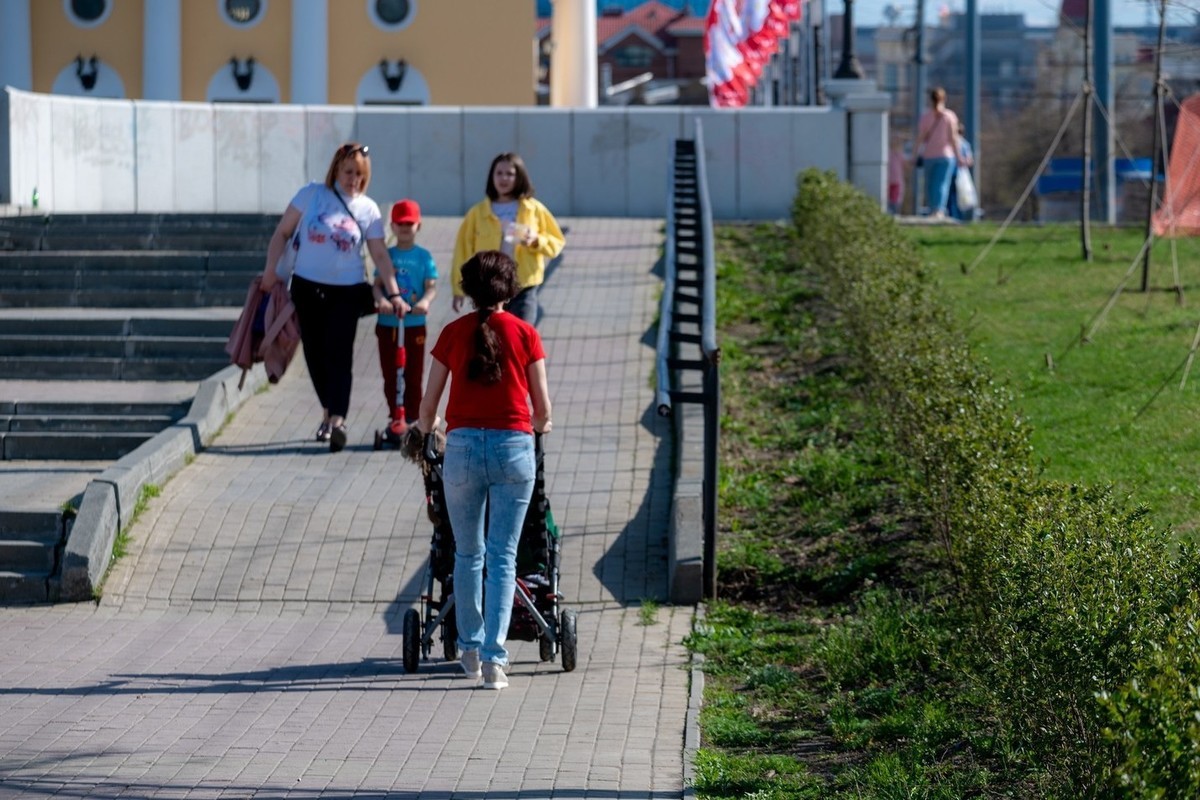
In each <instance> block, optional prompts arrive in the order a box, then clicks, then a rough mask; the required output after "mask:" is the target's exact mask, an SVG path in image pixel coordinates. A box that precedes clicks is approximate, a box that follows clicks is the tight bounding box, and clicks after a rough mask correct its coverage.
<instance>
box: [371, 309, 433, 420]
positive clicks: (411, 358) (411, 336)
mask: <svg viewBox="0 0 1200 800" xmlns="http://www.w3.org/2000/svg"><path fill="white" fill-rule="evenodd" d="M400 336H403V337H404V340H403V342H401V340H400ZM375 339H376V341H377V342H378V344H379V370H380V372H382V373H383V397H384V402H385V403H386V404H387V409H388V413H389V414H390V415H391V418H392V419H393V420H396V419H403V420H404V421H405V422H415V421H416V420H417V418H418V417H419V416H421V383H422V382H423V381H424V380H425V326H424V325H421V326H420V327H416V328H389V327H386V326H384V325H376V326H375ZM401 345H403V348H404V351H403V352H404V354H403V355H400V352H399V348H400V346H401ZM401 358H403V369H404V401H403V404H402V405H399V404H397V402H396V400H397V398H396V389H397V380H396V371H397V370H398V369H399V368H400V363H401V362H400V359H401Z"/></svg>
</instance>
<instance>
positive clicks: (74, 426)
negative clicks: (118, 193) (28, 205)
mask: <svg viewBox="0 0 1200 800" xmlns="http://www.w3.org/2000/svg"><path fill="white" fill-rule="evenodd" d="M277 221H278V217H276V216H271V217H267V216H263V215H231V214H222V215H209V214H170V215H157V214H151V215H136V214H63V215H53V216H46V215H24V216H4V215H0V480H4V479H5V476H6V475H7V480H8V482H9V483H10V484H14V485H19V488H17V490H16V492H15V493H14V492H9V493H8V494H7V495H4V493H0V496H8V497H10V498H12V500H11V504H10V505H9V508H8V510H6V509H5V508H4V506H3V505H0V604H4V603H39V602H50V601H54V600H55V599H57V597H58V588H57V585H56V581H57V579H56V578H55V576H56V575H57V574H58V570H59V567H60V560H61V551H62V548H63V542H64V541H65V537H66V535H67V533H68V531H69V528H70V524H71V520H72V518H73V514H72V512H70V511H63V510H62V509H61V508H60V507H59V506H60V504H62V503H64V501H66V500H67V499H68V498H69V497H70V495H71V494H73V493H74V492H75V491H80V492H81V488H80V489H72V490H71V491H68V492H67V493H66V495H65V496H59V495H60V494H62V492H61V486H51V485H50V484H51V481H50V480H48V481H45V482H43V483H44V488H42V489H40V490H39V488H38V486H36V485H33V486H31V485H29V484H27V483H22V482H21V481H27V480H28V475H29V474H30V473H39V474H40V473H42V472H46V474H48V475H55V474H57V473H61V475H62V476H63V477H64V479H65V480H66V479H70V476H72V475H77V476H79V477H78V478H75V480H78V481H80V487H82V486H83V485H86V481H87V480H88V478H87V472H86V470H87V469H88V466H87V465H95V467H96V469H97V471H99V470H102V469H103V468H104V467H105V466H106V462H112V461H116V460H117V459H120V458H121V457H122V456H124V455H126V454H127V453H130V452H131V451H133V450H134V449H136V448H137V447H138V446H139V445H141V444H142V443H144V442H146V441H147V440H149V439H151V438H152V437H153V436H155V435H156V434H157V433H159V432H160V431H162V430H163V429H164V428H166V427H168V426H170V425H172V424H174V423H175V422H177V421H178V420H179V419H181V418H182V417H184V416H185V415H186V413H187V411H188V408H189V406H190V404H191V397H192V396H193V395H194V394H195V387H194V386H193V385H192V384H195V383H198V382H199V381H201V380H203V379H205V378H207V377H208V376H210V375H212V374H213V373H215V372H217V371H218V370H220V369H222V368H223V367H225V366H226V365H228V363H229V358H228V356H227V355H226V354H225V351H224V346H225V342H226V340H227V339H228V337H229V333H230V331H231V330H232V329H233V325H234V321H235V320H236V319H237V316H238V313H239V312H240V310H241V307H242V303H243V302H244V300H245V297H246V290H247V288H248V286H249V283H250V280H251V278H252V277H253V276H254V275H255V274H257V273H258V272H259V271H260V270H261V269H262V266H263V260H264V256H265V252H266V248H267V242H268V241H269V239H270V236H271V233H272V232H273V230H274V227H275V225H276V223H277ZM76 387H77V388H76ZM183 398H186V399H183ZM39 491H40V492H41V494H39ZM43 494H44V495H45V496H44V497H43V496H42V495H43Z"/></svg>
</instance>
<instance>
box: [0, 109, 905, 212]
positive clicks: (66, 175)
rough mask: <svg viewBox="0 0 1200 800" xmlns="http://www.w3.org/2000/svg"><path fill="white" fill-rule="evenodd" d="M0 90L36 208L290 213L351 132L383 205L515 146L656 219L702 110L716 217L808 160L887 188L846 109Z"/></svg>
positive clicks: (786, 197) (777, 199) (534, 161)
mask: <svg viewBox="0 0 1200 800" xmlns="http://www.w3.org/2000/svg"><path fill="white" fill-rule="evenodd" d="M4 91H5V95H4V97H3V98H2V99H0V204H4V203H12V204H16V205H21V206H26V205H28V204H29V202H30V198H31V197H32V195H33V190H34V188H35V187H36V188H37V189H38V192H39V195H40V198H41V210H44V211H48V212H49V211H57V212H174V211H190V212H263V213H281V212H282V211H283V209H284V208H285V206H286V205H287V202H288V200H289V199H290V198H291V196H292V195H293V193H294V192H295V191H296V189H298V188H299V187H300V185H301V184H303V183H304V182H305V181H306V180H320V179H321V178H323V177H324V174H325V171H326V169H327V168H328V165H329V159H330V158H331V157H332V154H333V151H334V149H335V148H336V147H337V146H338V145H339V144H340V143H342V142H343V141H346V140H351V139H353V140H357V141H362V142H365V143H366V144H368V145H370V147H371V161H372V170H373V175H372V179H371V185H370V187H369V189H368V192H367V193H368V194H369V195H370V196H371V197H373V198H374V199H375V200H376V201H377V202H379V203H380V205H384V204H386V203H389V202H391V201H393V200H396V199H398V198H400V197H404V196H410V197H414V198H416V199H417V200H419V201H420V203H421V205H422V208H423V209H424V210H425V211H426V213H429V214H434V215H457V214H461V213H462V212H463V211H464V210H465V209H466V208H468V207H469V206H470V205H471V204H473V203H475V202H477V201H478V200H479V199H480V198H481V197H483V191H484V184H485V180H486V176H487V167H488V164H490V162H491V159H492V158H493V156H495V154H496V153H498V152H502V151H505V150H514V151H516V152H519V153H520V154H521V155H522V156H523V157H524V158H525V161H526V163H527V164H528V166H529V169H530V173H531V175H532V178H533V182H534V186H535V187H536V190H537V196H538V197H539V198H540V199H541V200H542V201H543V202H545V203H546V205H547V206H549V207H550V208H551V209H552V210H553V211H554V213H555V214H557V215H560V216H599V217H658V216H662V214H663V208H664V205H665V201H666V190H667V170H668V167H669V164H670V160H669V151H670V147H671V145H672V143H673V141H674V139H676V138H690V137H691V135H692V131H693V120H701V121H702V124H703V126H704V141H705V147H706V151H707V153H706V155H707V164H708V176H709V186H710V190H711V193H712V204H713V215H714V217H715V218H716V219H722V220H730V219H777V218H780V217H784V216H786V215H787V214H788V209H789V206H790V204H791V201H792V197H793V195H794V194H795V188H796V176H797V174H798V173H799V172H800V171H802V170H804V169H805V168H808V167H817V168H820V169H831V170H834V171H835V172H837V174H839V175H840V176H841V177H843V178H846V177H847V176H850V177H852V178H853V179H854V180H855V182H856V183H858V184H859V185H860V186H861V187H862V188H863V189H864V190H866V191H868V192H869V193H870V194H871V196H872V197H875V196H878V197H879V200H880V203H881V204H882V203H883V201H884V195H883V192H884V188H885V187H886V180H885V176H884V174H883V170H884V167H885V165H884V164H883V163H876V161H880V162H881V161H882V160H881V159H878V157H877V156H876V157H872V158H871V159H869V162H870V163H863V164H858V165H855V164H850V163H848V161H847V159H848V154H847V147H846V142H847V135H846V132H847V111H846V110H845V109H843V108H841V107H829V106H826V107H815V108H786V109H783V108H751V109H743V110H739V111H730V110H712V109H707V108H695V107H671V108H630V107H621V108H604V109H587V110H583V109H580V110H575V109H553V108H544V107H543V108H536V107H534V108H525V107H519V108H518V107H496V108H484V107H470V108H464V107H439V106H421V107H353V106H279V105H261V106H260V105H232V104H231V105H219V104H218V105H209V104H203V103H167V102H153V101H140V100H139V101H128V100H93V99H83V98H74V97H63V96H55V95H41V94H33V93H28V92H22V91H18V90H14V89H11V88H6V89H5V90H4ZM870 113H871V114H875V115H876V116H878V117H879V118H880V120H883V112H878V113H877V112H870ZM856 116H857V115H856ZM886 131H887V126H886V123H882V124H880V123H876V124H859V125H856V126H855V140H854V150H855V151H856V152H870V153H873V154H878V153H883V152H886V141H885V139H886ZM867 134H870V135H876V136H878V137H879V141H878V142H867V141H864V139H863V136H864V135H867Z"/></svg>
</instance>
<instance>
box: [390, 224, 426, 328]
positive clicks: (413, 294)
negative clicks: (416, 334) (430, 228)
mask: <svg viewBox="0 0 1200 800" xmlns="http://www.w3.org/2000/svg"><path fill="white" fill-rule="evenodd" d="M388 255H389V256H391V257H392V266H393V267H395V268H396V285H397V286H398V287H400V295H401V297H402V298H403V299H404V302H406V303H408V304H409V305H410V306H414V305H416V304H417V301H418V300H420V299H421V297H422V295H424V294H425V281H436V280H437V278H438V272H437V264H435V263H434V261H433V256H432V255H431V254H430V252H429V251H428V250H426V249H425V248H424V247H421V246H420V245H418V244H414V245H413V246H412V247H411V248H409V249H408V250H401V249H400V248H399V247H389V248H388ZM375 277H377V278H378V277H379V271H378V270H376V272H375ZM378 321H379V324H380V325H383V326H384V327H386V328H395V327H398V325H399V322H400V320H399V318H398V317H397V316H396V315H395V314H380V315H379V316H378ZM424 324H425V315H424V314H422V315H420V316H417V315H416V314H408V315H406V316H405V317H404V327H406V328H417V327H420V326H421V325H424Z"/></svg>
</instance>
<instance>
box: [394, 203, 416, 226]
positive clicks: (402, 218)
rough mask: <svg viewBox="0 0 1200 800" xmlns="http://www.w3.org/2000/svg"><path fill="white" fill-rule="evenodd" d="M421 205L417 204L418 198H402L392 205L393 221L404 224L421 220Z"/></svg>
mask: <svg viewBox="0 0 1200 800" xmlns="http://www.w3.org/2000/svg"><path fill="white" fill-rule="evenodd" d="M420 221H421V207H420V206H419V205H417V201H416V200H407V199H406V200H400V201H398V202H397V203H396V205H394V206H392V222H395V223H398V224H403V223H405V222H413V223H416V222H420Z"/></svg>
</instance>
